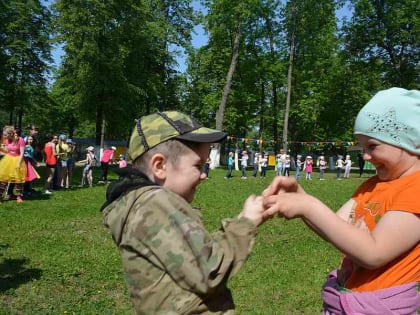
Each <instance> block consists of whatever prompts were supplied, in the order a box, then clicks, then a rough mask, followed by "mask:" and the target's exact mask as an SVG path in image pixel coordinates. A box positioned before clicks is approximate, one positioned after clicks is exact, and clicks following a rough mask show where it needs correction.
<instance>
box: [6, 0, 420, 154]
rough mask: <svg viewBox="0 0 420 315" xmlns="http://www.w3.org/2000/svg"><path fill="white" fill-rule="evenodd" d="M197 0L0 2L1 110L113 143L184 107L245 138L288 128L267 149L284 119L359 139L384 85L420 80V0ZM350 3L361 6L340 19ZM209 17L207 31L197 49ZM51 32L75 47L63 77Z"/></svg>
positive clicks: (316, 134) (302, 136) (309, 136)
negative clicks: (198, 28) (138, 125)
mask: <svg viewBox="0 0 420 315" xmlns="http://www.w3.org/2000/svg"><path fill="white" fill-rule="evenodd" d="M197 3H198V0H194V1H193V0H172V1H170V0H164V1H162V0H148V1H138V0H126V1H116V0H109V1H103V0H66V1H64V0H56V1H55V3H54V5H53V6H52V8H51V9H52V13H53V19H52V20H53V23H54V24H53V28H51V12H50V10H49V9H48V8H46V7H44V6H42V5H41V4H40V2H39V1H24V0H10V1H7V2H6V1H2V2H0V6H1V8H0V100H1V102H0V119H1V121H3V123H6V122H9V121H10V122H14V123H15V122H18V121H21V120H23V121H24V122H25V121H28V120H29V119H31V120H32V121H31V122H36V123H38V124H39V125H41V127H42V130H43V131H45V132H47V131H63V132H66V133H69V134H70V135H71V136H75V137H96V141H97V143H100V142H101V139H102V138H105V139H127V138H128V134H129V133H130V131H131V130H130V129H131V127H132V121H133V119H134V118H137V117H139V116H141V115H144V114H148V113H150V112H153V111H156V110H172V109H177V110H182V111H184V112H186V113H188V114H192V115H193V116H195V117H196V118H197V119H198V120H200V121H202V122H203V123H204V124H206V125H208V126H210V127H216V126H218V127H222V128H223V129H224V130H225V131H226V132H228V133H229V134H230V135H232V136H235V137H239V138H245V137H247V138H254V139H255V138H256V139H272V140H275V141H274V145H271V146H266V147H261V148H260V149H267V150H273V151H277V150H278V149H279V148H280V147H281V146H284V145H285V143H282V140H281V138H282V137H281V133H282V131H285V134H286V135H287V141H326V140H328V141H329V140H331V141H334V140H352V139H353V135H352V127H353V121H354V117H355V115H356V113H357V111H358V110H359V109H360V107H361V106H362V105H363V104H364V103H365V102H366V101H367V100H368V99H369V98H370V97H371V95H372V94H373V93H375V92H376V91H378V90H380V89H385V88H388V87H391V86H400V87H404V88H418V85H419V81H418V75H417V73H418V64H419V59H418V58H419V57H418V56H419V46H418V43H419V28H418V25H419V23H418V22H419V21H418V19H419V17H418V16H417V15H416V14H413V12H417V11H418V3H417V1H412V0H410V1H396V0H380V1H379V0H375V1H367V0H348V1H344V0H326V1H316V0H303V1H298V0H288V1H281V0H258V1H257V0H243V1H239V0H229V1H227V0H201V2H200V5H201V8H202V12H195V11H194V7H195V8H197ZM344 5H345V8H348V12H351V14H349V15H348V16H347V18H346V19H344V21H339V20H338V18H337V10H339V9H340V8H342V7H343V6H344ZM198 23H201V24H202V25H203V26H204V29H205V31H206V34H207V37H208V42H207V44H206V45H204V46H202V47H199V48H193V47H192V46H191V34H192V32H193V29H194V26H195V25H197V24H198ZM52 40H54V41H55V43H58V44H59V45H60V46H61V47H62V48H63V51H64V55H63V59H62V62H61V64H60V66H59V68H58V69H56V71H55V78H54V83H53V84H52V85H51V86H50V84H51V81H49V78H48V65H49V62H50V56H51V43H52ZM182 54H186V56H187V70H186V72H185V73H179V71H178V70H177V62H179V60H180V59H179V58H180V56H181V55H182ZM291 57H293V58H291ZM289 69H290V80H288V70H289ZM288 92H289V94H287V93H288ZM288 95H289V97H290V99H289V100H288V99H287V98H288ZM286 102H288V104H289V109H286ZM29 113H30V115H29ZM103 130H104V131H105V133H102V131H103ZM243 145H247V143H245V144H243ZM256 149H257V148H256Z"/></svg>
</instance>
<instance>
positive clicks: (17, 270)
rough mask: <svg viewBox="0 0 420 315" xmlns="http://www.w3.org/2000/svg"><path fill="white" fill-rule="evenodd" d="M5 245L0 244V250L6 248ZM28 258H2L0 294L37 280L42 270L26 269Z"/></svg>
mask: <svg viewBox="0 0 420 315" xmlns="http://www.w3.org/2000/svg"><path fill="white" fill-rule="evenodd" d="M8 247H9V245H7V244H0V249H5V248H8ZM28 263H29V259H28V258H24V257H23V258H4V259H2V261H1V262H0V293H2V292H5V291H7V290H9V289H16V288H18V287H19V286H20V285H21V284H24V283H27V282H30V281H32V280H33V279H39V278H41V275H42V270H41V269H37V268H28V267H27V264H28Z"/></svg>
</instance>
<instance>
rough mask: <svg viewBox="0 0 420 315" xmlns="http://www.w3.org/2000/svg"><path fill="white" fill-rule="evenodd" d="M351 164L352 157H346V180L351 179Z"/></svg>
mask: <svg viewBox="0 0 420 315" xmlns="http://www.w3.org/2000/svg"><path fill="white" fill-rule="evenodd" d="M351 164H352V162H351V158H350V155H346V160H345V161H344V178H350V171H351Z"/></svg>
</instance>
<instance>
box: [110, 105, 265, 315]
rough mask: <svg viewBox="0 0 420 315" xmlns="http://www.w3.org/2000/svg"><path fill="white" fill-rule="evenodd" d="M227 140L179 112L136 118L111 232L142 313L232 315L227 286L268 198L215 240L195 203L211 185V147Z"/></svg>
mask: <svg viewBox="0 0 420 315" xmlns="http://www.w3.org/2000/svg"><path fill="white" fill-rule="evenodd" d="M225 137H226V134H225V133H223V132H220V131H217V130H213V129H209V128H205V127H202V126H201V125H200V124H198V122H196V121H195V120H193V119H192V118H190V117H188V116H186V115H184V114H182V113H180V112H175V111H173V112H159V113H156V114H152V115H148V116H145V117H142V118H141V119H139V120H137V124H136V127H135V128H134V130H133V133H132V135H131V139H130V144H129V149H128V151H129V156H130V158H131V159H132V160H133V162H132V168H126V170H125V172H126V175H125V176H124V178H123V179H122V180H121V181H118V182H113V183H111V184H110V185H109V187H108V189H107V201H106V203H105V204H104V206H103V207H102V210H103V215H104V223H105V226H106V227H108V228H110V230H111V233H112V235H113V239H114V241H115V243H116V245H117V246H118V248H119V250H120V253H121V255H122V261H123V266H124V270H125V276H126V279H127V285H128V289H129V293H130V296H131V300H132V302H133V304H134V307H135V310H136V312H137V314H233V312H234V308H235V305H234V303H233V299H232V294H231V292H230V290H229V289H228V287H227V281H228V280H229V279H230V278H231V277H232V276H234V275H235V274H236V273H237V272H238V271H239V270H240V269H241V267H242V265H243V264H244V262H245V261H246V259H247V257H248V256H249V254H250V251H251V249H252V245H253V243H254V241H255V234H256V231H257V226H258V225H260V224H261V223H262V214H263V208H262V198H261V197H255V196H251V197H249V198H248V199H247V200H246V201H245V204H244V206H243V210H242V212H241V213H240V214H239V216H238V217H237V218H233V219H225V220H223V222H222V226H221V228H220V229H219V230H218V231H216V232H215V233H212V234H210V233H209V232H208V231H207V230H206V229H205V227H204V223H203V220H202V214H201V212H200V210H198V209H196V208H193V207H192V206H191V205H190V203H191V202H192V201H193V199H194V194H195V192H196V187H197V185H198V184H199V183H200V182H201V181H202V180H204V179H205V174H204V172H203V168H204V164H205V162H206V159H207V157H208V152H209V147H210V143H215V142H219V141H222V140H223V139H224V138H225Z"/></svg>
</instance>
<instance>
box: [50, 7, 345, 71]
mask: <svg viewBox="0 0 420 315" xmlns="http://www.w3.org/2000/svg"><path fill="white" fill-rule="evenodd" d="M44 1H45V3H46V5H50V4H51V3H53V2H54V1H55V0H44ZM192 5H193V8H194V9H195V10H202V7H201V5H200V4H199V2H198V1H195V0H194V1H193V2H192ZM350 15H351V12H350V11H349V9H348V6H347V5H345V6H344V7H343V8H342V9H340V10H338V11H337V17H338V18H339V19H340V20H341V19H343V17H349V16H350ZM207 39H208V37H207V35H206V34H205V31H204V29H203V26H202V25H197V26H196V27H195V28H194V32H193V34H192V45H193V47H194V48H200V47H202V46H204V45H206V44H207ZM63 53H64V52H63V49H62V46H56V47H55V49H54V50H53V52H52V56H53V59H54V64H55V66H57V67H58V66H59V65H60V63H61V57H62V56H63ZM177 62H178V68H177V70H178V71H180V72H185V70H186V66H187V65H186V56H185V55H184V56H180V57H179V58H178V59H177Z"/></svg>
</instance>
